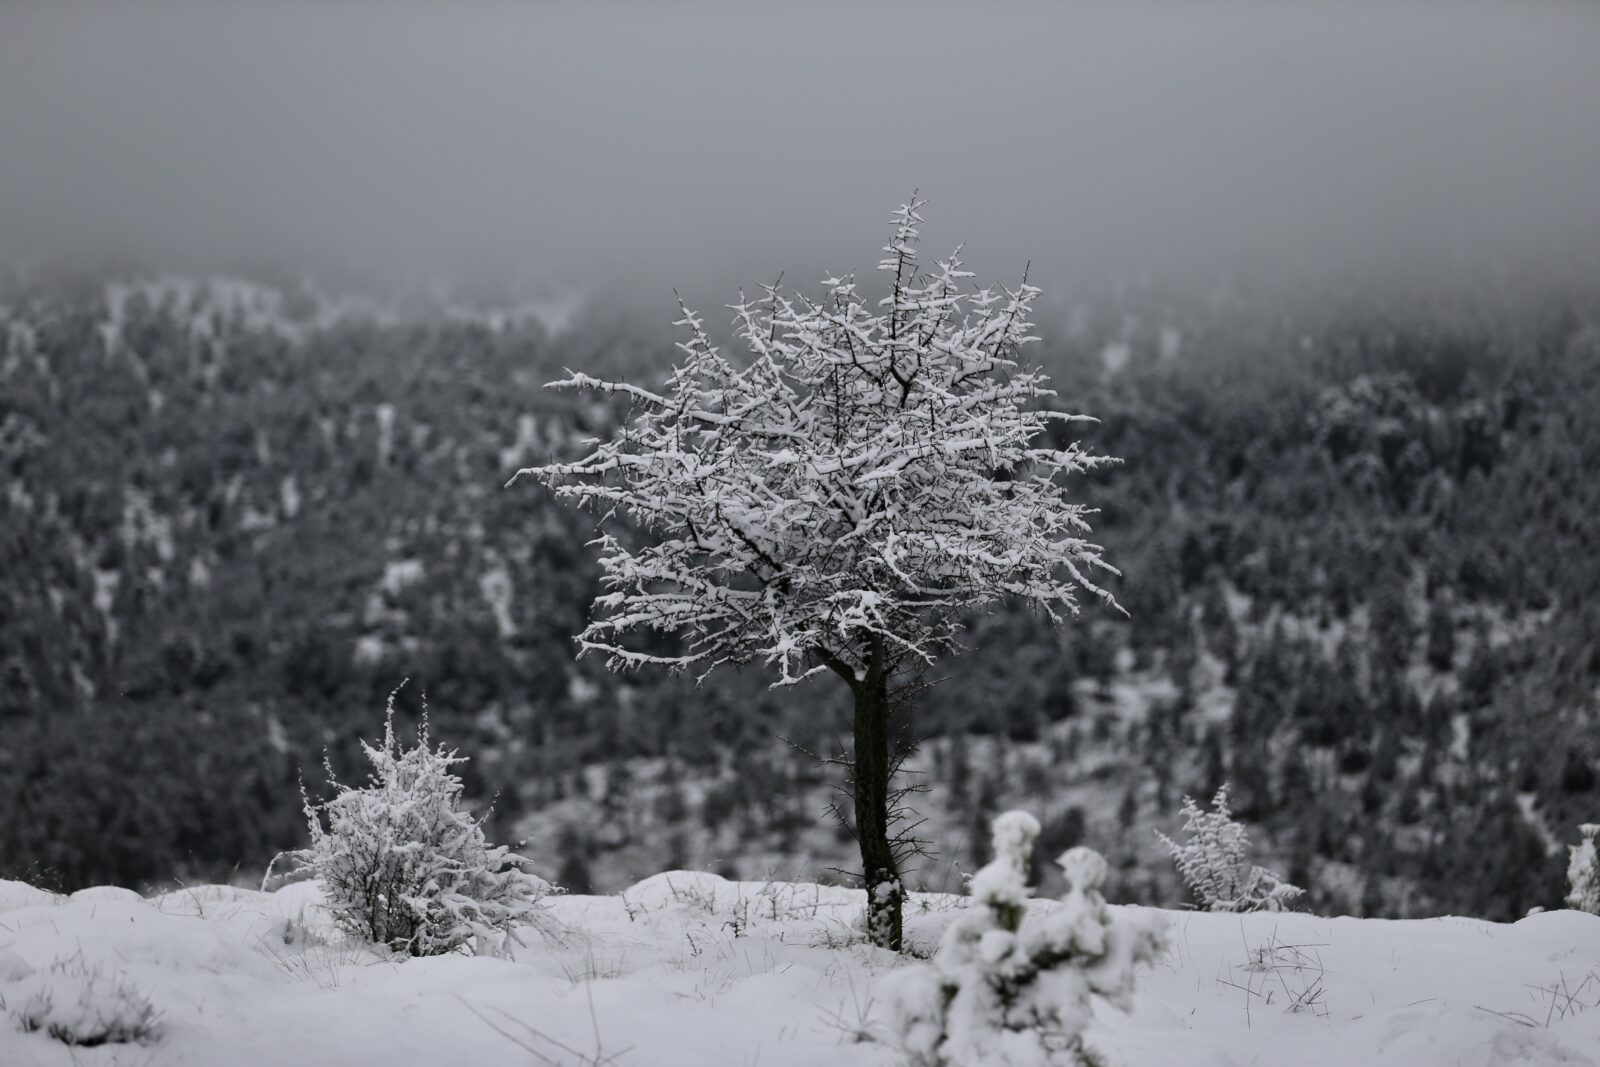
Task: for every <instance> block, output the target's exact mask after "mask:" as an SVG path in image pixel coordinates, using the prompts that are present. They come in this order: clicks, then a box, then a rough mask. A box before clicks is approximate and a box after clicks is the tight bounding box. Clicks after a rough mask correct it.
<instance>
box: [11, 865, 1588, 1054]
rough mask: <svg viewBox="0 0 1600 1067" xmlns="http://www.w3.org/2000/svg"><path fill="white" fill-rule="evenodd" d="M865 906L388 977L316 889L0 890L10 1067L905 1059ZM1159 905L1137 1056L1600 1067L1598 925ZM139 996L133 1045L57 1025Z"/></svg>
mask: <svg viewBox="0 0 1600 1067" xmlns="http://www.w3.org/2000/svg"><path fill="white" fill-rule="evenodd" d="M963 903H964V902H963V901H962V900H961V899H960V898H957V897H946V896H920V895H919V896H917V897H916V898H915V899H914V901H913V903H912V905H911V907H910V909H909V911H908V918H907V930H908V935H909V939H910V940H911V941H912V942H913V943H914V944H915V945H918V946H922V947H924V948H926V947H928V946H931V944H932V943H933V942H934V941H935V940H936V939H937V937H938V934H939V932H940V931H941V930H942V929H943V927H944V926H945V925H946V924H947V923H948V922H949V921H950V918H951V917H952V915H953V914H954V912H955V910H956V909H957V908H959V907H961V906H962V905H963ZM1051 906H1052V905H1051V904H1050V902H1048V901H1042V902H1036V904H1035V907H1036V908H1040V909H1043V908H1048V907H1051ZM860 908H861V897H860V894H859V893H857V892H851V891H848V890H844V889H837V888H829V887H819V886H814V885H804V884H794V883H757V882H738V883H736V882H728V881H724V880H722V879H720V878H716V877H714V876H711V875H706V874H689V873H685V872H677V873H671V874H663V875H656V876H655V877H653V878H650V879H647V880H646V881H644V882H641V883H639V884H638V885H636V886H634V887H632V888H631V889H629V890H628V891H627V892H626V893H624V894H621V895H619V896H614V897H585V896H568V897H560V898H555V899H554V900H553V902H552V903H551V909H552V911H553V913H554V915H555V916H556V917H557V918H558V919H559V920H561V922H562V923H563V924H565V926H566V928H567V933H566V935H565V937H564V938H563V940H562V941H561V942H560V943H556V942H551V941H546V940H543V939H541V938H539V937H538V935H535V934H534V933H533V932H532V931H528V937H527V938H526V940H527V945H526V947H524V948H522V949H518V950H516V952H515V958H514V959H513V960H509V961H508V960H498V959H489V958H472V957H466V956H449V957H439V958H433V959H421V960H398V961H397V960H391V959H387V958H385V957H383V956H382V955H380V954H378V953H376V952H374V951H372V950H370V949H367V948H364V947H360V946H355V945H348V944H342V943H340V942H339V941H338V940H337V939H336V938H335V937H334V935H332V933H331V930H330V929H329V927H328V926H327V923H326V920H325V917H324V916H323V915H322V914H321V911H320V907H319V896H318V892H317V890H316V888H315V886H314V885H312V884H308V883H300V884H297V885H291V886H288V887H285V888H284V889H281V890H279V891H277V892H275V893H257V892H252V891H250V890H242V889H236V888H231V887H225V886H203V887H196V888H194V889H190V890H183V891H180V892H177V893H171V894H167V895H165V896H161V897H156V898H151V899H143V898H140V897H138V896H137V895H135V894H133V893H131V892H129V891H126V890H121V889H111V888H103V889H93V890H85V891H83V892H80V893H76V894H74V895H72V896H71V897H60V896H55V895H52V894H48V893H44V892H42V891H39V890H36V889H32V888H30V887H28V886H24V885H22V884H20V883H17V882H0V1003H3V1005H4V1008H3V1009H0V1065H4V1067H32V1065H35V1064H37V1065H78V1064H119V1065H126V1067H146V1065H148V1067H162V1065H176V1064H186V1065H195V1067H214V1065H215V1067H221V1065H228V1067H234V1065H237V1067H251V1065H268V1064H271V1065H279V1064H294V1065H296V1067H316V1065H321V1064H330V1065H332V1064H339V1065H344V1064H366V1063H382V1064H391V1065H405V1064H427V1065H436V1064H461V1065H472V1067H495V1065H501V1064H505V1065H511V1064H517V1065H541V1064H562V1065H568V1064H571V1065H578V1064H596V1063H615V1064H618V1065H620V1067H629V1065H637V1067H677V1065H685V1067H691V1065H692V1067H701V1065H721V1064H728V1065H732V1067H757V1065H759V1067H785V1065H800V1064H825V1065H828V1067H851V1065H857V1064H859V1065H868V1064H875V1065H895V1064H898V1063H900V1062H902V1061H901V1058H900V1057H899V1056H898V1055H897V1053H896V1052H895V1050H894V1049H893V1048H892V1047H891V1046H890V1045H887V1044H885V1043H884V1040H883V1039H884V1038H885V1037H886V1036H887V1035H885V1034H884V1033H883V1031H882V1029H881V1020H882V1017H883V1012H882V1008H881V1000H880V999H879V998H878V997H877V996H876V995H875V983H876V981H877V979H878V978H879V977H880V976H882V975H883V974H884V973H885V972H886V971H888V970H890V969H891V968H893V967H895V966H897V965H898V964H899V963H900V961H899V960H897V958H896V957H894V956H891V955H890V954H888V953H885V952H881V951H878V950H875V949H872V948H869V947H866V946H864V945H863V944H861V943H860V940H859V937H857V936H856V934H855V932H854V930H853V928H852V925H851V923H852V920H853V919H854V918H855V917H856V916H857V915H858V914H859V912H860ZM1170 917H1171V920H1172V924H1173V926H1172V948H1171V950H1170V951H1169V952H1168V953H1167V955H1166V958H1165V959H1164V961H1163V962H1162V963H1161V964H1160V965H1159V966H1158V967H1156V968H1155V969H1154V970H1152V971H1151V972H1150V973H1148V974H1146V975H1144V976H1142V977H1141V980H1140V989H1139V994H1138V998H1137V1003H1136V1007H1135V1010H1134V1011H1133V1013H1132V1014H1131V1015H1128V1016H1124V1015H1122V1014H1120V1013H1118V1012H1116V1011H1115V1010H1113V1009H1110V1008H1103V1010H1099V1011H1098V1014H1097V1020H1096V1024H1095V1026H1094V1027H1093V1028H1092V1029H1091V1031H1090V1038H1091V1041H1092V1043H1094V1044H1095V1045H1096V1046H1097V1047H1099V1048H1100V1049H1101V1050H1103V1051H1105V1052H1108V1053H1111V1054H1112V1056H1113V1058H1114V1059H1113V1062H1120V1063H1123V1064H1125V1065H1127V1067H1141V1065H1149V1067H1157V1065H1172V1067H1177V1065H1183V1067H1226V1065H1234V1064H1237V1065H1245V1064H1264V1065H1297V1067H1298V1065H1305V1067H1313V1065H1329V1067H1350V1065H1356V1064H1360V1065H1369V1064H1373V1065H1375V1064H1393V1065H1407V1067H1414V1065H1427V1064H1439V1065H1452V1067H1455V1065H1464V1067H1479V1065H1484V1067H1487V1065H1490V1064H1565V1065H1573V1064H1600V918H1596V917H1594V916H1591V915H1585V914H1581V913H1577V912H1571V911H1561V912H1551V913H1546V914H1540V915H1535V916H1532V917H1530V918H1527V919H1524V920H1522V921H1521V922H1517V923H1514V924H1510V925H1500V924H1495V923H1488V922H1480V921H1477V920H1472V919H1455V918H1446V919H1428V920H1414V921H1381V920H1373V919H1344V918H1338V919H1326V918H1318V917H1315V916H1310V915H1296V914H1283V915H1267V914H1261V915H1249V916H1223V915H1208V914H1192V913H1183V912H1173V913H1170ZM143 1001H148V1004H149V1005H150V1007H151V1008H153V1010H154V1012H155V1013H156V1026H157V1030H156V1033H155V1036H154V1038H153V1039H152V1040H150V1041H148V1042H146V1043H143V1044H128V1043H107V1044H102V1045H99V1046H96V1047H82V1046H79V1047H69V1046H68V1045H66V1044H63V1043H61V1042H60V1041H59V1040H57V1039H56V1038H53V1037H51V1036H49V1034H48V1030H49V1029H50V1027H51V1026H52V1025H55V1026H57V1027H58V1028H59V1027H65V1028H67V1029H73V1028H76V1029H77V1031H78V1032H88V1031H89V1030H91V1029H92V1027H93V1025H94V1024H95V1022H96V1019H95V1016H96V1015H97V1014H98V1015H101V1016H107V1015H115V1014H122V1015H127V1016H130V1017H131V1016H137V1015H138V1012H139V1008H140V1005H141V1004H142V1002H143ZM22 1016H27V1017H30V1018H33V1019H35V1020H37V1025H38V1026H39V1029H37V1030H35V1031H34V1032H25V1031H24V1029H23V1028H22V1025H21V1023H20V1022H19V1017H22ZM134 1021H135V1022H137V1019H134Z"/></svg>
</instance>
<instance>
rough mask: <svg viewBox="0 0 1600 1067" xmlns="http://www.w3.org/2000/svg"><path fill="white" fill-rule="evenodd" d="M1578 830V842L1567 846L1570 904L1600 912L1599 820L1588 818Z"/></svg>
mask: <svg viewBox="0 0 1600 1067" xmlns="http://www.w3.org/2000/svg"><path fill="white" fill-rule="evenodd" d="M1578 833H1580V834H1581V835H1583V836H1582V837H1581V838H1580V839H1579V841H1578V843H1577V844H1576V845H1568V846H1567V852H1568V853H1569V854H1570V855H1571V860H1570V861H1569V862H1568V864H1567V907H1569V908H1576V909H1577V910H1578V911H1586V912H1588V913H1589V914H1590V915H1600V841H1597V840H1596V835H1597V834H1600V823H1592V822H1586V823H1584V824H1583V825H1582V826H1580V827H1578Z"/></svg>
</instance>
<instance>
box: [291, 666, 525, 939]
mask: <svg viewBox="0 0 1600 1067" xmlns="http://www.w3.org/2000/svg"><path fill="white" fill-rule="evenodd" d="M362 749H363V750H364V751H365V753H366V757H367V760H368V762H370V763H371V764H372V771H371V773H370V775H369V776H368V784H367V785H366V786H365V787H363V788H353V787H351V786H347V785H343V784H341V783H339V782H338V781H337V780H335V779H334V776H333V768H332V767H331V766H330V767H329V768H328V778H329V780H330V781H332V782H333V784H334V786H335V787H336V792H335V794H334V796H333V797H332V798H331V799H329V800H325V801H322V802H319V803H313V802H312V800H311V798H310V797H309V796H304V801H305V813H306V819H307V821H308V823H309V824H310V830H311V845H310V847H309V848H305V849H300V850H297V851H294V852H290V853H287V854H286V855H287V856H288V857H289V858H290V859H292V860H298V861H299V862H300V863H301V864H303V865H304V866H305V867H307V868H308V869H309V870H310V871H311V872H312V873H313V874H314V875H315V876H316V877H317V878H318V879H319V880H320V881H321V883H322V886H323V891H324V892H325V893H326V895H327V907H328V910H329V911H330V912H331V913H332V915H333V918H334V920H335V921H336V922H337V923H338V924H339V926H340V928H341V929H343V930H344V931H345V932H346V933H347V934H350V935H352V936H355V937H359V938H363V939H365V940H370V941H372V942H373V943H374V944H380V945H387V946H389V947H390V948H392V949H394V950H395V951H398V952H407V953H410V954H411V955H413V956H435V955H439V954H441V953H445V952H451V951H454V950H455V949H457V948H461V947H463V946H470V947H471V948H473V949H474V950H475V951H477V952H480V953H501V952H504V951H505V950H506V949H507V948H509V945H510V943H512V942H514V941H516V937H517V935H516V930H517V927H519V926H534V927H547V926H549V925H550V920H549V919H548V917H547V915H546V913H545V909H544V908H543V906H542V905H541V903H540V901H541V898H543V897H544V896H545V895H546V894H547V893H549V892H550V889H551V887H550V885H549V884H548V883H547V882H545V881H544V880H543V879H541V878H538V877H536V876H535V875H533V874H531V873H529V872H528V871H527V870H526V869H525V868H526V866H527V863H528V861H527V859H526V858H525V857H523V856H520V855H518V854H516V853H514V852H512V851H511V850H510V849H508V848H506V847H505V846H504V845H490V844H489V843H488V841H487V840H486V839H485V838H484V834H483V827H482V825H481V823H480V822H479V820H477V819H475V818H473V816H472V815H471V814H470V813H468V812H466V811H463V810H462V809H461V790H462V782H461V779H460V778H459V777H457V776H456V775H455V774H454V773H452V772H451V768H452V767H454V766H455V765H456V764H458V763H465V762H466V758H465V757H463V756H457V755H456V754H455V752H454V751H452V750H447V749H445V747H444V746H443V745H440V746H439V747H438V748H431V747H429V743H428V721H427V717H426V714H424V717H423V720H422V724H421V726H420V727H419V729H418V733H417V744H416V746H415V747H413V748H401V746H400V743H399V741H398V740H397V739H396V738H395V732H394V696H393V694H391V695H390V697H389V705H388V709H387V711H386V713H385V717H384V730H383V744H382V745H381V746H373V745H369V744H367V743H365V742H362ZM302 794H303V795H304V791H303V790H302ZM324 818H326V820H327V825H326V826H324V825H323V820H324ZM270 874H271V871H270V870H269V871H268V875H269V876H270Z"/></svg>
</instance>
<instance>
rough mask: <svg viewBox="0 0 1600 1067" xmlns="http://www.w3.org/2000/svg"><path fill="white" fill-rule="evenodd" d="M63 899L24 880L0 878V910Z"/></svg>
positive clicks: (57, 901)
mask: <svg viewBox="0 0 1600 1067" xmlns="http://www.w3.org/2000/svg"><path fill="white" fill-rule="evenodd" d="M65 899H66V898H65V897H63V896H61V895H60V894H59V893H51V892H49V891H47V890H44V889H35V888H34V887H33V886H31V885H29V884H28V883H26V882H12V881H7V880H5V879H3V878H0V912H7V911H15V910H17V909H18V908H32V907H36V906H38V905H40V904H59V903H61V902H62V901H63V900H65Z"/></svg>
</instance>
